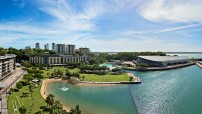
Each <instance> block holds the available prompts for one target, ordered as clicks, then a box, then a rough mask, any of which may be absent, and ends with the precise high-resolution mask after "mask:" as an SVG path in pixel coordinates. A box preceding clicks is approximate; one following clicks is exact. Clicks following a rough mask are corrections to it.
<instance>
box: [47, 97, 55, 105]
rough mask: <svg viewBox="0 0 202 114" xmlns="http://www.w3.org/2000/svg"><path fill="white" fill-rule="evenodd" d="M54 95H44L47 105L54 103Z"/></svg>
mask: <svg viewBox="0 0 202 114" xmlns="http://www.w3.org/2000/svg"><path fill="white" fill-rule="evenodd" d="M54 101H55V100H54V95H52V94H49V95H48V96H47V97H46V103H47V105H50V106H51V107H52V106H53V104H54Z"/></svg>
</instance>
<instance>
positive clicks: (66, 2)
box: [0, 0, 202, 52]
mask: <svg viewBox="0 0 202 114" xmlns="http://www.w3.org/2000/svg"><path fill="white" fill-rule="evenodd" d="M201 11H202V0H0V46H2V47H5V48H8V47H15V48H18V49H20V48H24V47H25V46H31V47H32V48H34V47H35V43H36V42H39V43H40V46H41V47H42V48H43V47H44V44H46V43H49V45H50V48H51V43H53V42H54V43H56V44H57V43H58V44H59V43H62V44H75V45H76V48H79V47H89V48H90V50H91V51H100V52H109V51H110V52H120V51H121V52H125V51H166V52H176V51H181V52H188V51H193V52H201V51H202V45H201V44H202V37H201V36H202V13H201Z"/></svg>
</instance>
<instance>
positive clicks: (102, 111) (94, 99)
mask: <svg viewBox="0 0 202 114" xmlns="http://www.w3.org/2000/svg"><path fill="white" fill-rule="evenodd" d="M64 87H66V88H69V90H67V89H66V90H67V91H64V90H65V89H64ZM47 89H48V90H50V91H49V93H52V94H54V95H55V96H56V99H58V100H60V101H61V102H62V103H63V104H67V105H68V106H69V105H70V106H71V107H75V106H76V104H79V105H80V107H81V110H82V112H83V113H85V114H137V110H136V107H135V103H134V100H133V97H132V94H131V91H130V88H129V86H128V85H124V86H110V87H79V86H73V85H70V84H67V83H65V82H56V83H52V84H50V85H49V86H48V88H47Z"/></svg>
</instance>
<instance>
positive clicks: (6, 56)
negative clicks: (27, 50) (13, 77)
mask: <svg viewBox="0 0 202 114" xmlns="http://www.w3.org/2000/svg"><path fill="white" fill-rule="evenodd" d="M15 57H16V55H15V54H5V55H4V56H0V60H1V59H8V58H15Z"/></svg>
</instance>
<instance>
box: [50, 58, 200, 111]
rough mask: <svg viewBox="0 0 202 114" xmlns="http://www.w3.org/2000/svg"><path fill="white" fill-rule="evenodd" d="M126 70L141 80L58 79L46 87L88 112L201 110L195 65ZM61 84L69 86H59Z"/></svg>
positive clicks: (60, 97) (58, 96)
mask: <svg viewBox="0 0 202 114" xmlns="http://www.w3.org/2000/svg"><path fill="white" fill-rule="evenodd" d="M190 56H194V55H190ZM128 72H132V73H134V74H135V75H138V76H140V78H141V80H142V83H141V84H138V85H120V86H112V87H78V86H73V85H69V84H67V83H64V82H57V83H53V84H50V85H49V86H48V89H49V90H50V91H49V92H50V93H53V94H54V95H55V96H56V98H57V99H59V100H61V101H62V102H63V103H64V104H68V105H71V106H75V105H76V104H80V106H81V108H82V111H83V112H84V113H89V114H136V113H137V111H138V113H139V114H201V113H202V69H200V68H198V67H197V66H189V67H185V68H180V69H175V70H166V71H150V72H135V71H128ZM63 87H67V88H69V90H68V91H63V90H61V88H63ZM51 88H52V89H51ZM134 100H135V103H134ZM135 104H136V105H135Z"/></svg>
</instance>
